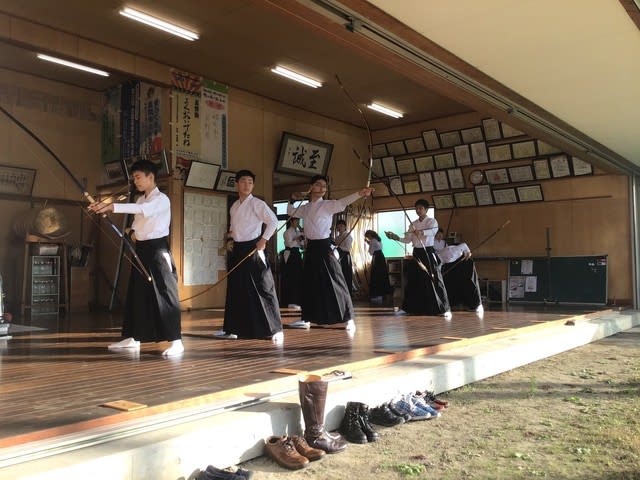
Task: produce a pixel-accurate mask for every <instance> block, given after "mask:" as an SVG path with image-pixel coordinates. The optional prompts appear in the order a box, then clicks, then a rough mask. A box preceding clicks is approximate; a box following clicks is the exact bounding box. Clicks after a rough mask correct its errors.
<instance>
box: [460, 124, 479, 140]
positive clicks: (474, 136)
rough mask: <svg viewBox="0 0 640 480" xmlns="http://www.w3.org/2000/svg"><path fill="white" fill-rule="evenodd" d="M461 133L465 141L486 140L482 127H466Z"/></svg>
mask: <svg viewBox="0 0 640 480" xmlns="http://www.w3.org/2000/svg"><path fill="white" fill-rule="evenodd" d="M460 134H461V135H462V141H463V142H464V143H476V142H482V141H483V140H484V136H483V135H482V128H480V127H472V128H464V129H462V130H461V131H460Z"/></svg>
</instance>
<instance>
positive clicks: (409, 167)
mask: <svg viewBox="0 0 640 480" xmlns="http://www.w3.org/2000/svg"><path fill="white" fill-rule="evenodd" d="M396 167H397V169H398V173H399V174H400V175H403V174H405V173H416V165H415V163H413V158H404V159H402V160H397V161H396Z"/></svg>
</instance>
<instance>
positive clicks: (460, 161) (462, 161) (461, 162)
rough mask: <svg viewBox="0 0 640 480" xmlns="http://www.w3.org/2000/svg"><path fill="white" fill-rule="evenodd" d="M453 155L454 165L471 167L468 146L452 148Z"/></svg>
mask: <svg viewBox="0 0 640 480" xmlns="http://www.w3.org/2000/svg"><path fill="white" fill-rule="evenodd" d="M453 153H454V155H455V156H456V165H457V166H459V167H464V166H466V165H471V152H470V151H469V145H457V146H456V147H454V148H453Z"/></svg>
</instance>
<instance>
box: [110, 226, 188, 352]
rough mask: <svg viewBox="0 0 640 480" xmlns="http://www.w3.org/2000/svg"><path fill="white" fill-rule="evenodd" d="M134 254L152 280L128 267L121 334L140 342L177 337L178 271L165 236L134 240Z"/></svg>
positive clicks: (178, 313) (178, 337)
mask: <svg viewBox="0 0 640 480" xmlns="http://www.w3.org/2000/svg"><path fill="white" fill-rule="evenodd" d="M135 248H136V254H137V255H138V257H139V258H140V260H141V261H142V264H143V265H144V266H145V268H146V269H147V271H148V272H149V274H150V275H151V278H152V281H151V282H150V281H149V280H148V279H147V278H146V277H145V276H144V275H143V274H142V273H141V272H139V271H138V269H137V268H133V267H132V269H131V278H130V280H129V288H128V290H127V300H126V305H125V313H124V322H123V325H122V336H123V337H124V338H129V337H133V338H134V339H136V340H138V341H140V342H162V341H172V340H179V339H180V338H181V336H180V300H179V298H178V274H177V272H176V266H175V264H174V262H173V257H172V256H171V250H170V249H169V242H168V241H167V239H166V238H157V239H154V240H138V241H137V242H136V245H135Z"/></svg>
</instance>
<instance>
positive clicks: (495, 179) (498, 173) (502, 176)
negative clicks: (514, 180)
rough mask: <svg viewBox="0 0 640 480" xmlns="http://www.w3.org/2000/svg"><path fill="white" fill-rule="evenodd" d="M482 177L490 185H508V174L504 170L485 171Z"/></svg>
mask: <svg viewBox="0 0 640 480" xmlns="http://www.w3.org/2000/svg"><path fill="white" fill-rule="evenodd" d="M484 176H485V178H486V179H487V183H489V184H490V185H501V184H504V183H509V174H508V173H507V169H506V168H494V169H491V170H485V171H484Z"/></svg>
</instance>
